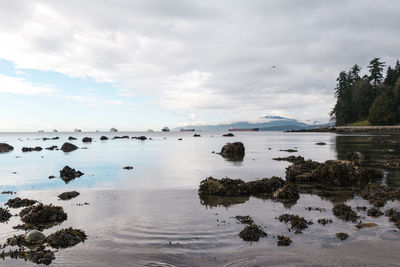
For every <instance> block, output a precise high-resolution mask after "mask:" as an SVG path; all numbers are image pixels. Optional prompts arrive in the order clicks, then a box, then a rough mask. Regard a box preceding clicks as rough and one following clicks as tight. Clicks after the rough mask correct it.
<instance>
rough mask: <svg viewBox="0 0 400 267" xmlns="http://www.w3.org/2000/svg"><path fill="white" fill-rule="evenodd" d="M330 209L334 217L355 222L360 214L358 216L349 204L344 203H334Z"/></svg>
mask: <svg viewBox="0 0 400 267" xmlns="http://www.w3.org/2000/svg"><path fill="white" fill-rule="evenodd" d="M332 211H333V214H334V215H335V216H336V217H338V218H340V219H342V220H344V221H352V222H355V221H357V219H358V218H360V216H358V215H357V213H356V212H355V211H353V210H352V209H351V207H350V206H347V205H346V204H344V203H340V204H336V205H335V206H333V208H332Z"/></svg>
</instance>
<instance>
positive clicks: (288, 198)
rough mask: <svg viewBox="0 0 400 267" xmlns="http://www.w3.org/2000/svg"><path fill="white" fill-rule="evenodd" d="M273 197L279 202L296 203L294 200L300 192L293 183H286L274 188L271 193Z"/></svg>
mask: <svg viewBox="0 0 400 267" xmlns="http://www.w3.org/2000/svg"><path fill="white" fill-rule="evenodd" d="M273 197H274V198H275V199H276V200H279V201H281V202H292V203H296V201H297V200H298V199H299V198H300V194H299V190H298V189H297V187H296V186H295V185H294V184H291V183H288V184H286V185H285V186H284V187H282V188H279V189H278V190H276V191H275V193H274V194H273Z"/></svg>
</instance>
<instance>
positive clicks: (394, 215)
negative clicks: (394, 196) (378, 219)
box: [385, 208, 400, 228]
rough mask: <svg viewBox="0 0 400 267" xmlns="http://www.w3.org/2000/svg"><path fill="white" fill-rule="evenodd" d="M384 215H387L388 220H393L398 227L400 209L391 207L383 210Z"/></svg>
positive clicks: (399, 225)
mask: <svg viewBox="0 0 400 267" xmlns="http://www.w3.org/2000/svg"><path fill="white" fill-rule="evenodd" d="M385 215H386V216H387V217H389V221H391V222H393V223H394V225H395V226H396V227H397V228H400V211H399V210H397V209H395V208H391V209H389V210H387V211H386V212H385Z"/></svg>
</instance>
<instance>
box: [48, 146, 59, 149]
mask: <svg viewBox="0 0 400 267" xmlns="http://www.w3.org/2000/svg"><path fill="white" fill-rule="evenodd" d="M46 149H47V150H58V146H50V147H46Z"/></svg>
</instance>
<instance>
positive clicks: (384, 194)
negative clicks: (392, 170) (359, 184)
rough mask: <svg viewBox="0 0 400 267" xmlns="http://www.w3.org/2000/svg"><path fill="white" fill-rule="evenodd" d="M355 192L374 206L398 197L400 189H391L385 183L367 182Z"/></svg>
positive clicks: (380, 205)
mask: <svg viewBox="0 0 400 267" xmlns="http://www.w3.org/2000/svg"><path fill="white" fill-rule="evenodd" d="M357 194H358V195H359V196H360V197H362V198H363V199H366V200H368V202H369V203H371V204H372V205H374V206H375V207H383V206H384V205H385V204H386V202H387V201H388V200H395V199H399V198H400V191H399V190H398V189H397V190H391V189H390V188H389V187H387V186H385V185H377V184H368V185H367V186H366V187H365V188H363V189H362V190H360V191H359V192H358V193H357Z"/></svg>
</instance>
